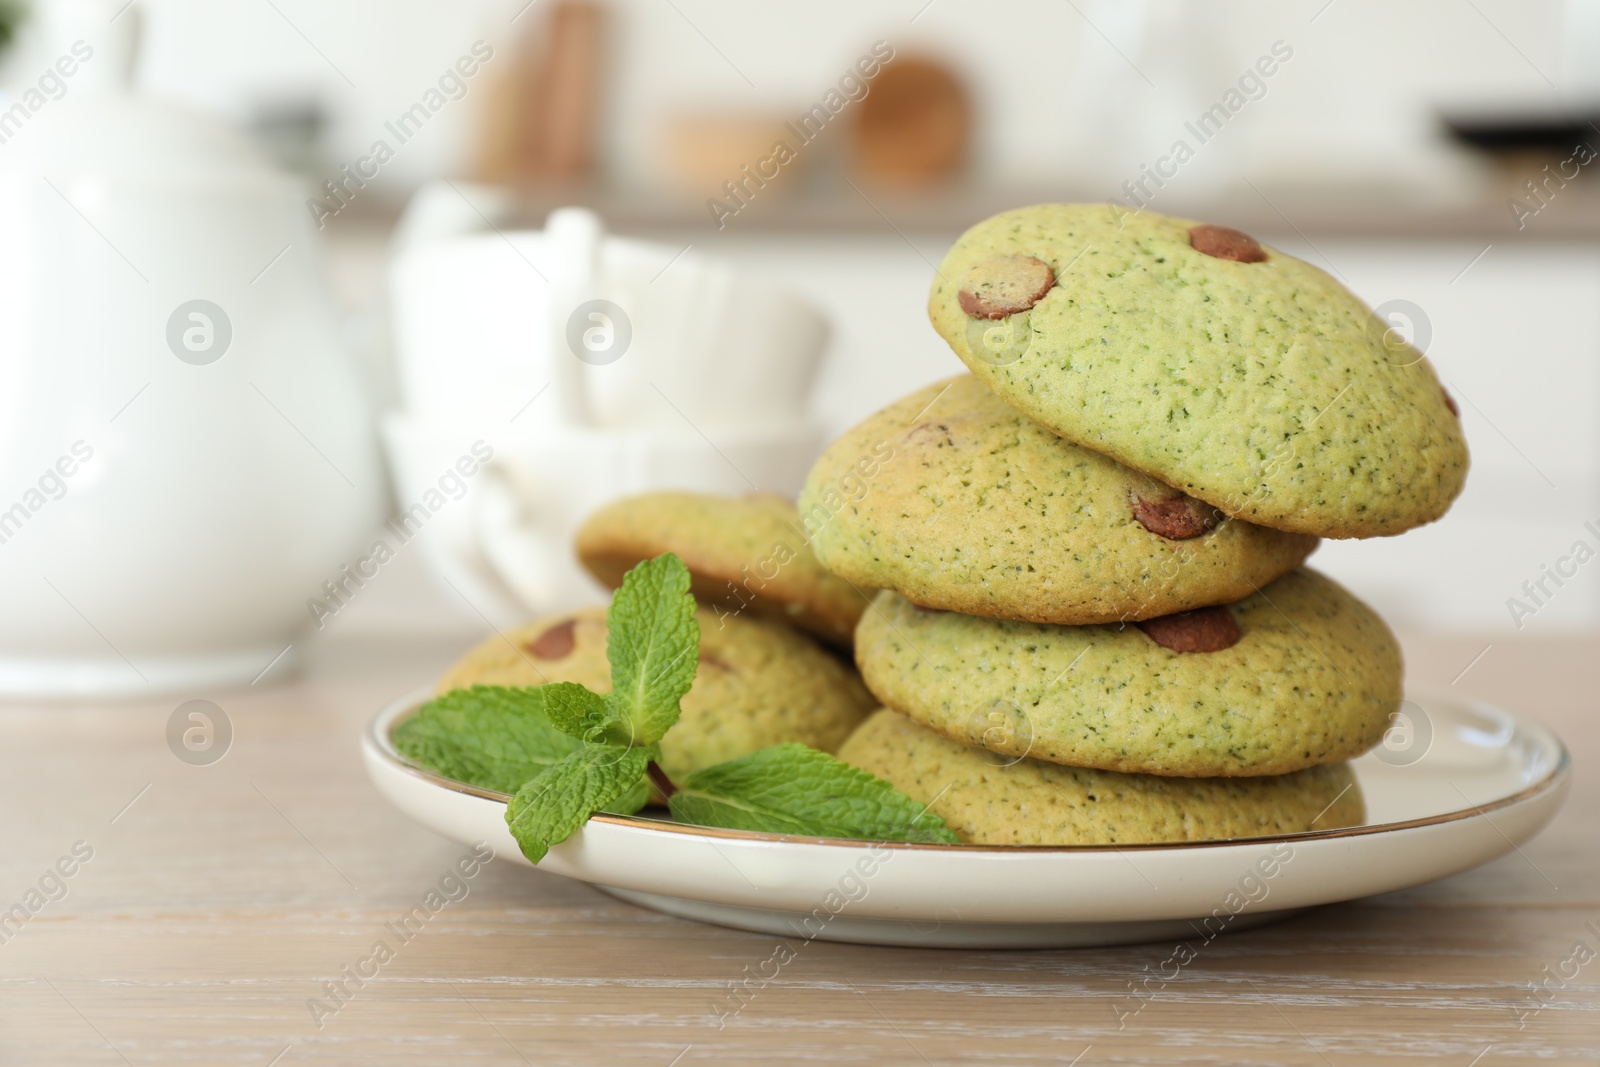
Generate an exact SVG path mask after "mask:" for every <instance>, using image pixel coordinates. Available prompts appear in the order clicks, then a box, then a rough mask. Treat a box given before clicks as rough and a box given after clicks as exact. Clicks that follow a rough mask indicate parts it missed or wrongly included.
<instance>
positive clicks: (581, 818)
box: [506, 745, 651, 863]
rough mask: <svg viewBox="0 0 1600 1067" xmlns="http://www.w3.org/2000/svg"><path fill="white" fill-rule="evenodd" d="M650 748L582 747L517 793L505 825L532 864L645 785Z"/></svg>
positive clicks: (508, 807)
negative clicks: (600, 812) (597, 815)
mask: <svg viewBox="0 0 1600 1067" xmlns="http://www.w3.org/2000/svg"><path fill="white" fill-rule="evenodd" d="M650 756H651V750H650V749H648V748H617V747H615V746H612V745H584V746H582V747H581V748H580V749H579V750H578V751H576V752H573V753H572V754H571V755H569V756H567V757H566V758H565V759H563V760H562V761H561V762H559V763H557V764H555V765H553V766H551V767H549V768H548V769H546V770H545V771H543V772H542V773H541V774H539V776H538V777H536V778H534V779H532V780H530V781H528V782H527V783H525V784H524V785H523V787H522V788H521V789H519V790H517V795H516V796H514V797H512V798H511V803H509V804H507V805H506V825H507V826H509V827H510V828H511V836H512V837H514V838H516V839H517V844H518V845H519V846H521V848H522V854H523V855H524V856H526V857H528V859H530V860H532V861H533V862H534V863H538V862H539V861H540V860H542V859H544V857H545V853H547V852H549V851H550V846H551V845H558V844H560V843H561V842H563V841H565V840H566V839H567V838H569V837H571V836H572V835H573V834H574V833H575V832H576V831H577V830H578V828H579V827H581V826H582V825H583V824H584V823H586V822H588V821H589V816H591V815H593V814H594V813H595V812H597V811H601V810H604V809H605V808H606V807H607V806H611V805H615V804H616V802H617V801H618V800H620V799H622V798H623V797H625V796H627V795H628V793H629V792H630V791H631V790H636V789H638V788H640V787H642V786H643V785H644V771H645V765H646V764H647V763H649V761H650Z"/></svg>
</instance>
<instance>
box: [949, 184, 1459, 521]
mask: <svg viewBox="0 0 1600 1067" xmlns="http://www.w3.org/2000/svg"><path fill="white" fill-rule="evenodd" d="M928 313H929V315H930V317H931V318H932V320H933V325H934V328H935V329H936V330H937V331H938V332H939V334H940V336H942V337H943V338H944V339H945V340H946V341H947V342H948V343H949V344H950V346H951V348H953V349H954V350H955V352H956V355H958V356H960V357H961V359H962V360H963V361H965V362H966V364H967V366H969V367H970V368H972V372H973V373H974V374H976V375H977V376H978V377H979V378H980V379H982V380H983V381H984V382H985V383H986V384H987V385H989V387H990V388H992V389H993V390H994V391H995V392H996V393H998V394H999V395H1000V396H1001V397H1002V398H1003V399H1005V401H1006V402H1007V403H1009V404H1011V405H1013V406H1014V407H1016V408H1017V409H1018V410H1019V411H1021V412H1023V413H1024V414H1026V415H1028V416H1029V417H1031V418H1033V419H1035V420H1037V421H1039V422H1041V423H1043V424H1044V425H1045V426H1047V427H1049V428H1050V429H1051V430H1053V431H1055V432H1056V433H1058V434H1060V435H1061V436H1063V437H1065V438H1067V439H1068V440H1071V441H1075V442H1077V443H1078V444H1080V445H1083V446H1085V447H1087V448H1092V449H1094V450H1095V451H1097V452H1103V453H1105V454H1106V455H1108V456H1111V457H1112V458H1113V459H1116V460H1118V461H1119V462H1121V463H1124V464H1126V465H1127V466H1130V467H1133V468H1135V469H1137V470H1141V471H1144V472H1145V473H1147V474H1150V475H1152V476H1153V477H1156V478H1159V479H1161V480H1162V481H1164V482H1166V483H1168V484H1169V485H1173V486H1176V487H1177V488H1179V489H1182V490H1183V491H1184V492H1186V493H1188V494H1189V495H1191V496H1195V497H1198V498H1200V499H1201V500H1204V501H1206V502H1207V503H1209V504H1212V505H1215V506H1216V507H1218V508H1221V509H1222V510H1223V511H1225V512H1227V513H1228V514H1230V515H1233V516H1236V517H1239V518H1244V519H1249V520H1250V521H1251V522H1255V523H1259V524H1261V525H1263V526H1271V527H1273V528H1275V529H1280V530H1288V531H1292V532H1296V533H1306V534H1315V535H1317V536H1320V537H1374V536H1380V535H1388V534H1397V533H1400V532H1402V531H1404V530H1408V529H1410V528H1411V527H1413V526H1418V525H1421V524H1422V523H1425V522H1431V521H1433V520H1434V519H1437V518H1439V516H1441V515H1443V514H1444V513H1445V511H1446V510H1447V509H1448V508H1449V506H1450V503H1451V501H1453V500H1454V499H1455V497H1456V495H1457V494H1458V493H1460V491H1461V486H1462V483H1463V481H1464V480H1465V478H1466V474H1467V446H1466V441H1465V438H1464V437H1463V436H1462V432H1461V425H1460V422H1459V420H1458V418H1457V416H1456V414H1455V410H1454V402H1453V401H1451V400H1450V399H1449V397H1448V396H1447V395H1446V394H1445V392H1444V390H1443V388H1442V387H1441V385H1440V383H1439V379H1438V377H1437V376H1436V375H1435V373H1434V370H1433V368H1432V366H1430V365H1429V363H1428V361H1427V360H1425V359H1424V358H1423V357H1422V353H1420V352H1418V351H1417V350H1416V349H1415V348H1412V347H1411V346H1410V345H1407V344H1404V343H1402V342H1401V341H1400V340H1399V339H1398V337H1397V336H1396V335H1395V334H1394V333H1392V332H1390V331H1388V329H1387V324H1386V323H1384V322H1382V321H1380V320H1378V319H1376V318H1375V316H1374V315H1373V314H1372V313H1371V312H1370V311H1369V310H1368V309H1367V307H1366V306H1365V305H1364V304H1363V303H1362V302H1361V301H1360V300H1358V299H1357V298H1356V297H1355V296H1353V295H1352V294H1351V293H1350V292H1349V291H1348V290H1346V289H1345V288H1344V287H1343V286H1342V285H1340V284H1339V283H1338V282H1336V281H1334V280H1333V279H1332V278H1330V277H1329V276H1328V275H1326V274H1324V273H1323V272H1322V271H1320V270H1318V269H1317V268H1315V267H1313V266H1311V265H1309V264H1307V263H1304V262H1302V261H1300V260H1298V259H1295V258H1293V257H1292V256H1287V255H1284V254H1283V253H1282V252H1278V251H1276V250H1274V249H1270V248H1263V247H1262V246H1261V245H1259V244H1257V243H1256V242H1255V241H1254V240H1252V239H1251V238H1250V237H1248V236H1246V235H1244V234H1241V233H1238V232H1237V231H1233V230H1226V229H1223V228H1221V227H1213V226H1204V225H1197V224H1195V223H1192V222H1189V221H1187V220H1183V219H1174V218H1168V217H1166V216H1163V215H1157V214H1154V213H1151V212H1128V211H1124V210H1121V209H1118V208H1114V207H1112V206H1109V205H1105V204H1099V205H1094V204H1041V205H1037V206H1035V207H1028V208H1022V209H1019V210H1016V211H1008V212H1005V213H1004V214H1000V215H996V216H995V217H993V218H991V219H988V220H986V221H984V222H981V223H979V224H978V225H976V226H974V227H973V228H972V229H970V230H968V231H967V232H966V233H965V234H963V235H962V236H961V238H960V240H958V241H957V242H956V243H955V245H954V247H952V248H951V249H950V251H949V253H948V254H947V255H946V256H945V258H944V261H943V263H941V264H940V266H939V269H938V272H937V274H936V276H935V278H934V282H933V288H932V291H931V293H930V294H929V298H928Z"/></svg>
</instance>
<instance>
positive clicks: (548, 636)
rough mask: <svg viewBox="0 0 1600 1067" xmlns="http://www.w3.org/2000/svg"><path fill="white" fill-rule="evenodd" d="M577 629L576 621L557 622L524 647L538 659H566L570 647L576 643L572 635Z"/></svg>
mask: <svg viewBox="0 0 1600 1067" xmlns="http://www.w3.org/2000/svg"><path fill="white" fill-rule="evenodd" d="M577 627H578V620H577V619H567V620H565V621H563V622H558V623H556V624H555V625H554V626H552V627H550V629H548V630H546V631H545V632H544V633H542V634H540V635H539V636H538V637H536V638H534V639H533V640H532V641H529V642H528V643H527V645H525V646H524V647H525V648H527V650H528V651H529V652H531V653H533V654H534V655H535V656H537V657H538V658H539V659H566V658H567V655H568V654H569V653H570V652H571V651H572V646H573V645H575V644H577V643H578V639H577V637H576V636H575V635H574V633H573V631H574V630H576V629H577Z"/></svg>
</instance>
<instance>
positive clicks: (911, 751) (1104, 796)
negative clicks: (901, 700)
mask: <svg viewBox="0 0 1600 1067" xmlns="http://www.w3.org/2000/svg"><path fill="white" fill-rule="evenodd" d="M839 758H840V759H842V760H844V761H845V762H846V763H849V764H852V765H854V766H856V767H859V768H861V769H862V770H864V771H866V772H868V773H869V774H875V775H877V776H878V777H879V778H882V779H884V780H886V781H888V782H889V783H890V784H892V785H893V786H894V787H895V788H896V789H898V790H900V792H902V793H904V794H905V795H906V796H908V797H910V798H911V799H912V800H915V801H917V802H918V803H921V804H926V805H928V810H930V811H932V812H933V813H934V814H935V815H937V816H939V818H941V819H943V820H944V821H945V825H947V826H949V827H950V829H952V830H954V831H955V832H956V834H957V835H958V836H959V837H960V838H961V840H963V841H966V842H968V843H969V844H975V845H1146V844H1161V843H1166V842H1177V841H1225V840H1231V839H1236V838H1241V837H1265V836H1270V835H1273V834H1293V833H1301V832H1303V831H1306V830H1332V829H1336V828H1338V827H1341V826H1359V825H1360V824H1361V822H1362V821H1363V820H1364V819H1365V818H1366V810H1365V805H1364V804H1363V803H1362V799H1361V788H1360V786H1358V785H1357V784H1356V779H1355V775H1354V774H1352V773H1351V772H1350V765H1349V764H1347V763H1328V764H1324V765H1322V766H1320V767H1310V768H1307V769H1306V770H1303V771H1295V772H1294V773H1292V774H1278V775H1268V776H1266V777H1261V778H1163V777H1159V776H1157V775H1153V774H1119V773H1118V772H1116V771H1097V770H1090V769H1087V768H1084V767H1062V766H1060V765H1058V764H1054V763H1045V762H1042V761H1040V760H1035V759H1019V758H1017V757H1014V756H1012V757H1006V756H998V755H996V754H994V753H992V752H987V751H985V750H983V749H981V748H969V747H967V746H966V745H958V744H956V743H955V742H954V741H951V740H950V739H948V738H945V737H941V736H940V735H939V734H936V733H934V732H933V731H932V730H929V729H928V728H927V727H925V726H919V725H917V724H916V723H914V722H912V721H911V720H910V719H908V718H906V717H905V716H904V715H901V714H899V713H898V712H893V711H889V710H887V709H885V710H882V711H878V712H876V713H875V714H873V716H872V717H871V718H869V719H868V720H867V721H866V722H864V723H862V725H861V728H860V729H858V730H857V731H856V732H855V733H853V734H851V735H850V739H849V740H848V741H846V742H845V743H844V745H843V746H842V747H840V749H839Z"/></svg>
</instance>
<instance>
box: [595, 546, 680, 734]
mask: <svg viewBox="0 0 1600 1067" xmlns="http://www.w3.org/2000/svg"><path fill="white" fill-rule="evenodd" d="M694 610H695V604H694V597H692V596H690V595H689V568H687V567H685V566H684V565H683V561H682V560H680V559H679V558H678V557H677V556H674V555H672V554H671V553H670V552H669V553H667V554H666V555H663V556H657V557H656V558H655V559H647V560H645V561H644V562H643V563H641V564H639V565H638V566H636V567H634V568H633V570H631V571H629V572H628V573H627V576H626V577H624V578H623V579H622V588H621V589H619V590H617V594H616V596H615V597H614V598H613V599H612V601H611V607H610V609H609V610H607V612H606V629H607V642H606V658H607V659H609V660H610V661H611V692H610V694H608V695H607V697H606V704H607V705H608V706H609V707H610V708H611V710H612V711H613V713H614V714H615V715H616V716H617V717H618V718H620V719H622V720H623V721H624V722H626V723H627V724H628V728H629V729H630V731H631V737H632V740H633V741H634V742H636V743H638V744H641V745H651V744H655V743H656V742H657V741H659V740H661V738H662V736H663V735H664V734H666V732H667V731H668V730H669V729H671V728H672V724H673V723H675V722H677V721H678V714H679V711H680V709H679V706H678V702H679V701H680V700H682V699H683V694H685V693H687V692H688V691H689V687H690V686H691V685H693V684H694V672H695V670H696V669H697V668H698V667H699V666H700V657H699V654H698V653H699V648H700V624H699V622H698V621H696V619H695V617H694Z"/></svg>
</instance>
